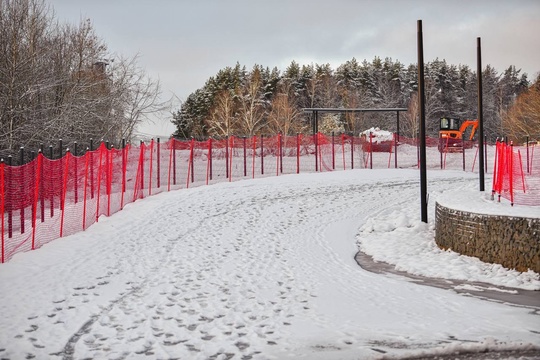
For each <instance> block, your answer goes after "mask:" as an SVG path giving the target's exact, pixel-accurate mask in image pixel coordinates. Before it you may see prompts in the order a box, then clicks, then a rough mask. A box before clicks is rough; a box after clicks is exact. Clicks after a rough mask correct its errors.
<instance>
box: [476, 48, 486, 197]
mask: <svg viewBox="0 0 540 360" xmlns="http://www.w3.org/2000/svg"><path fill="white" fill-rule="evenodd" d="M476 53H477V61H476V63H477V65H476V66H477V68H476V73H477V78H478V148H479V150H480V151H478V155H479V158H478V165H479V169H478V172H479V174H478V175H479V179H480V191H484V190H485V189H484V188H485V181H484V152H483V151H482V150H483V149H484V110H483V103H482V99H483V94H482V44H481V42H480V38H476Z"/></svg>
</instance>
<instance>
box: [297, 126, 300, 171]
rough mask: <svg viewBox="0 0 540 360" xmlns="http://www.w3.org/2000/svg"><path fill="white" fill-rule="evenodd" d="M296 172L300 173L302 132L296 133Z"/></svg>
mask: <svg viewBox="0 0 540 360" xmlns="http://www.w3.org/2000/svg"><path fill="white" fill-rule="evenodd" d="M296 173H297V174H300V134H299V133H296Z"/></svg>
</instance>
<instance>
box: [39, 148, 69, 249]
mask: <svg viewBox="0 0 540 360" xmlns="http://www.w3.org/2000/svg"><path fill="white" fill-rule="evenodd" d="M70 155H71V153H70V151H69V149H66V166H65V168H64V169H63V170H64V171H65V173H63V174H62V175H64V176H63V181H62V195H61V197H60V210H61V211H62V213H61V215H60V237H62V236H64V215H65V213H66V194H67V183H68V176H69V157H70ZM32 245H33V244H32ZM33 249H34V248H33V247H32V250H33Z"/></svg>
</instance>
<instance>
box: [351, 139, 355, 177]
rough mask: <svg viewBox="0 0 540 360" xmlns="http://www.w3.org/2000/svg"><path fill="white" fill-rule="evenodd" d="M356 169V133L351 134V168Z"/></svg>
mask: <svg viewBox="0 0 540 360" xmlns="http://www.w3.org/2000/svg"><path fill="white" fill-rule="evenodd" d="M353 169H354V134H351V170H353Z"/></svg>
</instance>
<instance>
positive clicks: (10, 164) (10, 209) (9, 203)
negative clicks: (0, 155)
mask: <svg viewBox="0 0 540 360" xmlns="http://www.w3.org/2000/svg"><path fill="white" fill-rule="evenodd" d="M7 165H8V168H7V169H6V170H9V172H8V171H6V173H7V174H8V177H7V191H6V192H7V201H6V205H7V211H8V237H9V238H12V237H13V195H12V193H13V192H12V191H11V182H12V173H13V157H12V156H11V155H8V163H7Z"/></svg>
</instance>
